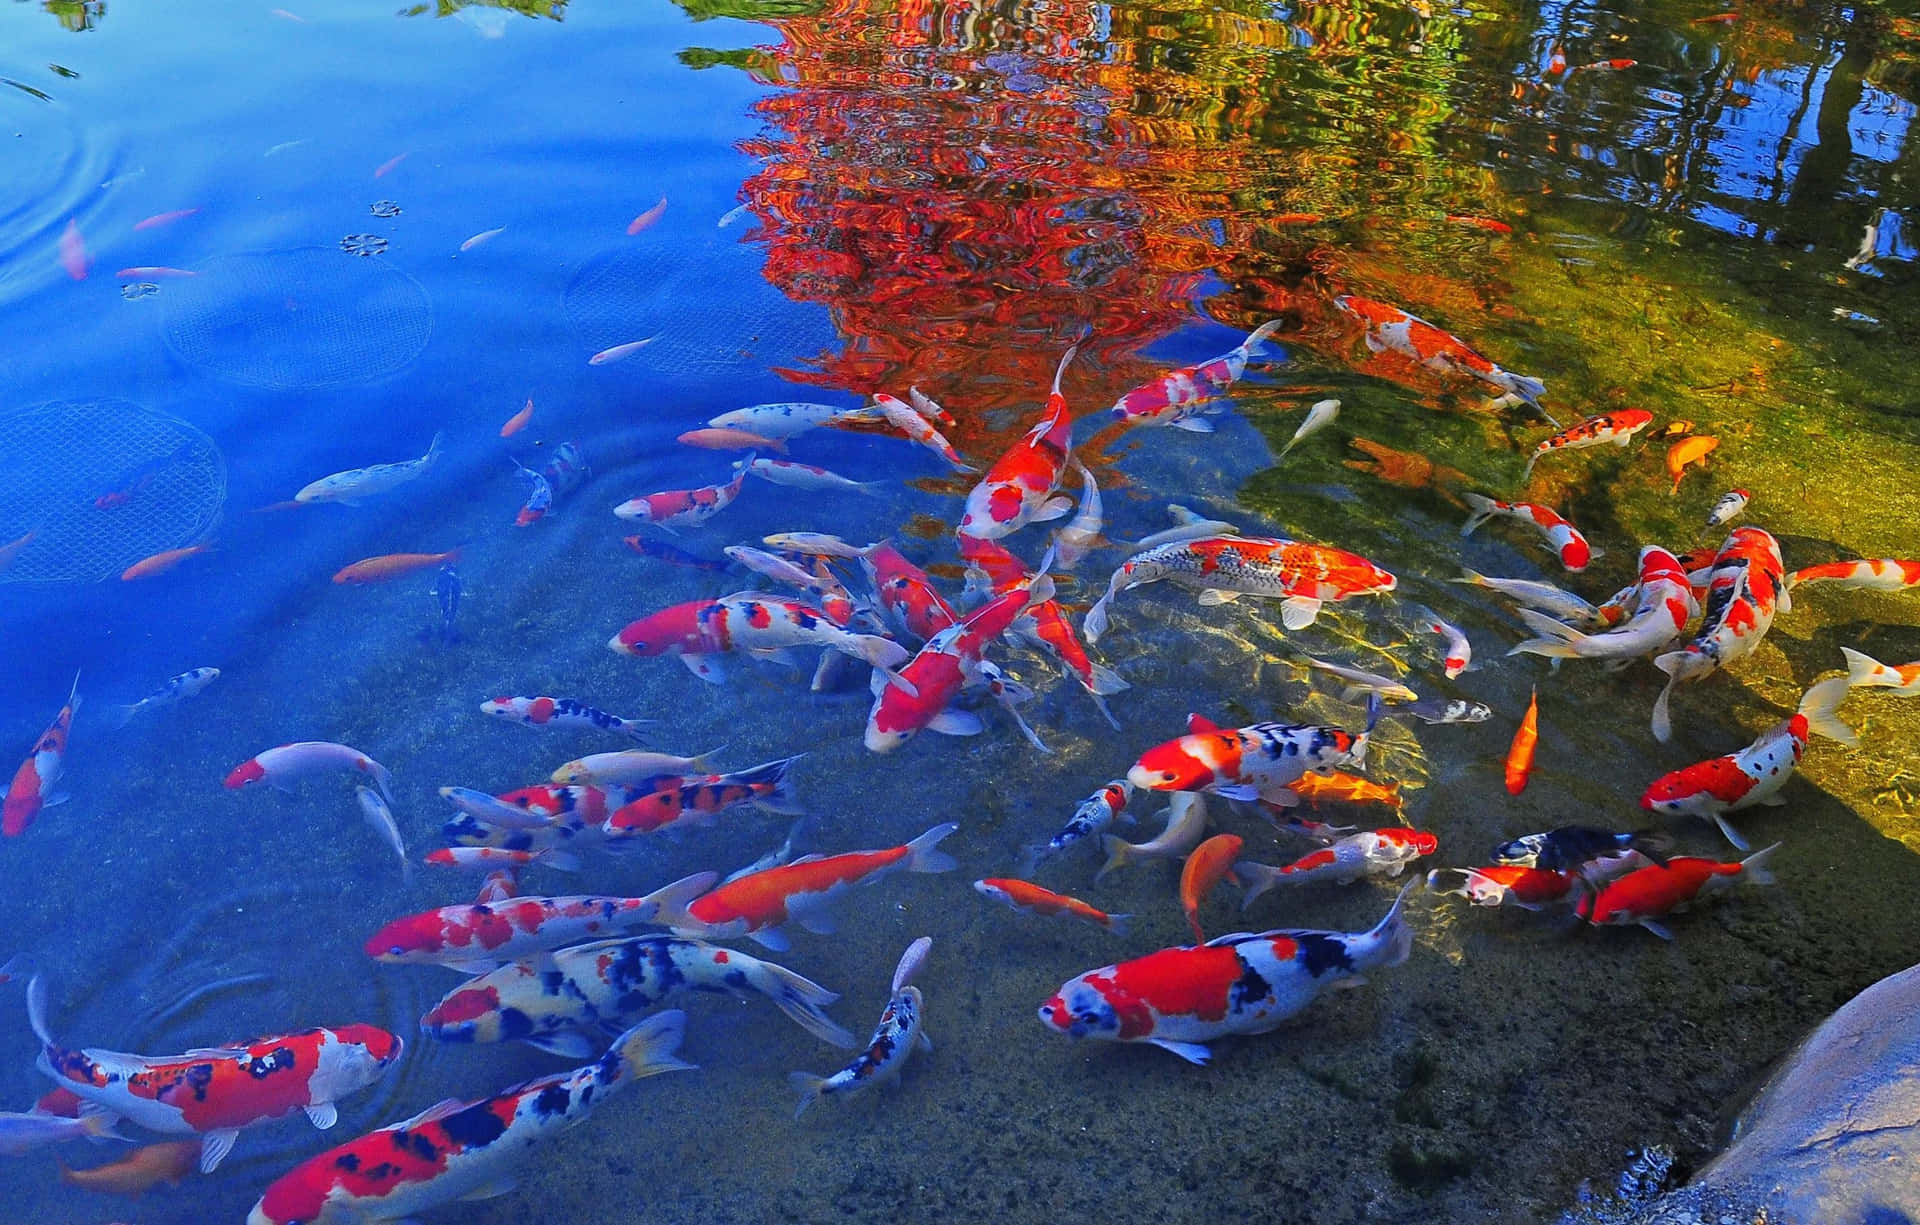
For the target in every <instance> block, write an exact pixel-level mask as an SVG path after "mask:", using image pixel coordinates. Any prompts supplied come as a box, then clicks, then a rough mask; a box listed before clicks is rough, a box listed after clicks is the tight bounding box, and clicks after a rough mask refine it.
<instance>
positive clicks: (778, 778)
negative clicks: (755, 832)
mask: <svg viewBox="0 0 1920 1225" xmlns="http://www.w3.org/2000/svg"><path fill="white" fill-rule="evenodd" d="M802 756H804V754H796V755H794V756H792V757H782V758H780V759H779V760H777V761H769V762H765V763H763V764H761V765H757V766H753V767H750V768H749V769H745V770H736V771H734V772H733V773H730V774H693V775H674V774H670V775H666V776H664V777H661V778H656V779H653V780H651V782H650V784H648V785H645V786H642V787H640V788H638V789H637V794H636V795H634V797H633V798H632V799H630V800H628V801H627V802H626V803H625V804H622V805H621V806H620V807H618V808H616V809H614V810H613V811H612V812H610V813H608V814H607V819H606V821H605V822H604V823H603V828H604V829H605V830H606V833H607V836H608V837H609V838H610V839H618V838H628V837H635V836H638V835H641V834H654V833H658V832H660V831H661V830H663V829H681V828H686V827H690V826H707V825H711V824H713V822H714V821H715V820H717V819H718V818H719V817H720V815H721V814H722V813H726V812H730V811H731V810H733V809H735V808H739V807H741V806H743V805H752V806H753V807H755V808H759V809H761V810H763V811H766V812H776V813H787V814H797V813H798V812H799V811H800V810H799V809H798V808H797V807H795V803H796V801H795V799H794V794H793V784H792V781H791V780H790V779H789V778H788V777H787V776H788V775H789V774H790V773H791V772H792V770H793V763H794V762H796V761H799V760H800V758H801V757H802Z"/></svg>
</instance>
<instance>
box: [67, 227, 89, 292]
mask: <svg viewBox="0 0 1920 1225" xmlns="http://www.w3.org/2000/svg"><path fill="white" fill-rule="evenodd" d="M60 267H61V268H62V269H63V270H64V271H65V272H66V274H67V275H68V276H70V277H72V278H73V279H74V280H76V281H84V280H86V279H87V271H88V270H89V269H90V268H92V267H93V256H91V255H89V254H87V243H86V240H85V239H84V238H81V237H80V223H79V222H77V221H75V220H74V219H73V218H71V217H69V218H67V228H66V229H64V230H62V231H61V232H60Z"/></svg>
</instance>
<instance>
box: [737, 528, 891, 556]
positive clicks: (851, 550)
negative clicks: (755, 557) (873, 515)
mask: <svg viewBox="0 0 1920 1225" xmlns="http://www.w3.org/2000/svg"><path fill="white" fill-rule="evenodd" d="M760 543H761V544H764V545H766V546H767V547H769V548H774V549H780V550H782V551H784V552H788V553H804V554H805V555H807V556H808V557H837V558H842V559H844V560H847V561H857V560H858V559H859V557H860V554H861V549H860V548H859V547H858V546H855V545H851V544H848V543H847V542H846V541H844V540H842V539H840V538H839V537H838V536H831V535H828V534H827V533H826V532H775V533H774V534H773V535H771V536H762V537H761V538H760ZM874 547H876V546H873V545H869V546H868V548H874Z"/></svg>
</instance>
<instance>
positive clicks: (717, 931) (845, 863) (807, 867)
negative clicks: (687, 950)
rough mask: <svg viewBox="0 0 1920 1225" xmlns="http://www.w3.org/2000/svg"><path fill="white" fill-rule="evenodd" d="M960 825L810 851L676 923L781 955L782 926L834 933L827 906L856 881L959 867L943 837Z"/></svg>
mask: <svg viewBox="0 0 1920 1225" xmlns="http://www.w3.org/2000/svg"><path fill="white" fill-rule="evenodd" d="M959 828H960V826H959V825H958V824H957V823H955V822H951V821H949V822H948V823H946V824H945V825H936V826H934V827H933V828H932V829H930V830H928V831H927V832H926V833H924V834H921V835H920V836H919V837H918V838H915V839H914V840H913V841H911V842H908V843H905V844H903V845H901V846H895V847H888V848H886V849H884V850H877V851H849V852H847V853H846V854H843V855H808V856H805V857H804V858H801V859H796V860H794V861H793V862H792V863H789V864H783V865H781V866H780V867H777V868H768V869H767V870H765V871H763V872H753V873H749V874H748V875H746V876H742V877H739V878H737V879H735V880H730V881H727V882H726V883H725V884H723V885H721V886H720V887H719V888H717V889H715V890H714V891H713V892H712V893H709V894H707V895H706V896H705V897H702V898H700V899H699V900H697V901H695V902H694V903H693V904H692V905H690V906H689V907H688V908H687V912H686V914H685V915H684V916H683V917H682V918H681V919H680V920H679V921H678V922H676V923H674V924H673V925H672V926H673V928H674V930H675V931H676V932H679V933H680V934H681V935H690V936H698V937H701V938H703V939H713V940H732V939H737V938H738V937H740V936H747V937H749V938H750V939H753V940H755V941H758V942H759V943H760V944H763V945H765V946H766V947H767V948H770V949H772V950H773V951H774V952H776V953H781V952H785V951H786V949H787V948H788V945H789V941H788V939H787V935H786V933H785V932H784V931H782V930H781V928H782V927H783V926H784V925H785V924H786V923H788V922H790V921H791V922H795V923H798V924H799V925H800V926H801V927H804V928H806V929H807V930H808V931H810V932H816V933H818V934H820V935H831V934H832V932H833V930H834V928H835V926H836V925H835V923H834V920H833V916H832V915H831V914H830V913H828V911H827V906H828V904H829V903H830V902H831V901H832V900H833V899H834V898H836V897H838V896H840V895H841V894H842V893H844V892H846V891H847V890H848V889H851V888H852V887H853V886H855V885H859V884H864V883H869V882H872V881H877V880H879V879H880V878H881V877H883V876H886V875H888V874H889V873H892V872H895V871H903V870H904V871H907V872H951V871H953V869H954V868H955V867H957V866H958V865H957V864H956V863H955V862H954V860H953V856H951V855H948V854H947V853H946V852H944V851H942V850H940V849H939V842H940V840H941V839H943V838H945V837H947V836H948V835H949V834H951V833H953V832H954V831H955V830H957V829H959Z"/></svg>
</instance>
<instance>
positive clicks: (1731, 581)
mask: <svg viewBox="0 0 1920 1225" xmlns="http://www.w3.org/2000/svg"><path fill="white" fill-rule="evenodd" d="M1784 571H1785V566H1784V565H1783V564H1782V562H1781V560H1780V542H1779V541H1777V540H1775V539H1774V538H1773V535H1772V533H1770V532H1768V531H1766V530H1765V529H1764V528H1757V527H1737V528H1734V529H1733V532H1732V534H1731V535H1729V536H1728V537H1727V538H1726V540H1724V541H1723V542H1721V545H1720V550H1719V552H1718V553H1716V554H1715V555H1714V559H1713V568H1712V569H1711V570H1710V571H1709V572H1708V574H1707V604H1706V612H1705V614H1704V615H1703V616H1702V617H1701V620H1700V628H1699V630H1698V631H1696V632H1695V634H1694V636H1693V639H1692V641H1690V642H1688V643H1687V644H1686V645H1685V646H1683V647H1681V648H1680V649H1679V650H1677V651H1669V652H1667V653H1666V654H1665V655H1660V656H1656V657H1655V659H1654V661H1653V666H1654V667H1656V668H1658V669H1660V670H1661V671H1662V672H1665V673H1666V674H1667V683H1666V686H1665V687H1664V688H1663V689H1661V690H1660V696H1659V697H1658V698H1657V699H1655V701H1654V704H1653V736H1654V739H1656V740H1658V741H1660V742H1662V743H1663V744H1664V743H1665V742H1666V741H1667V740H1668V739H1670V738H1671V737H1672V736H1673V723H1672V720H1671V718H1670V716H1669V715H1668V713H1667V703H1668V700H1669V699H1670V698H1671V697H1672V694H1673V687H1674V686H1675V685H1678V684H1681V683H1683V682H1685V681H1692V680H1698V679H1700V678H1701V677H1703V676H1706V675H1708V674H1709V673H1712V672H1714V671H1717V670H1718V669H1720V668H1723V667H1725V666H1727V665H1728V664H1731V663H1735V662H1737V661H1739V660H1741V659H1744V658H1746V657H1747V656H1748V655H1750V654H1752V653H1753V649H1754V648H1755V647H1757V646H1759V645H1760V640H1761V639H1762V638H1764V637H1766V633H1767V631H1768V630H1769V629H1771V628H1772V627H1773V615H1774V613H1775V612H1776V611H1781V612H1784V611H1786V610H1787V609H1788V607H1789V606H1790V601H1789V598H1788V595H1787V588H1786V586H1785V585H1784V584H1783V582H1782V579H1783V577H1784Z"/></svg>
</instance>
